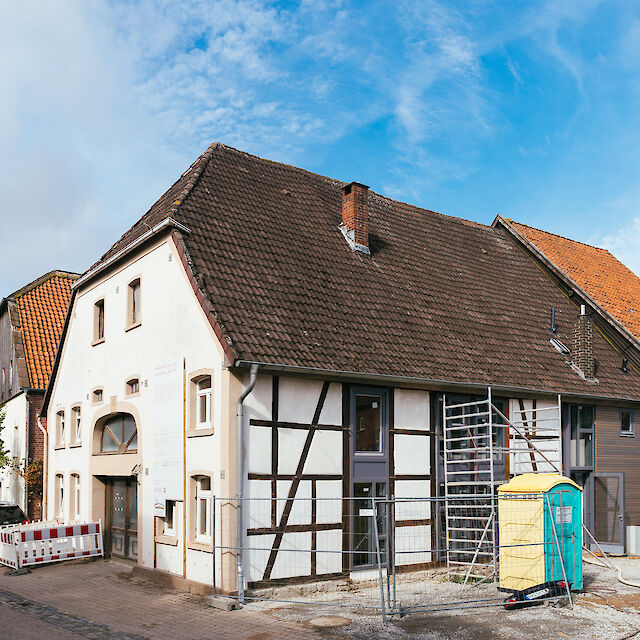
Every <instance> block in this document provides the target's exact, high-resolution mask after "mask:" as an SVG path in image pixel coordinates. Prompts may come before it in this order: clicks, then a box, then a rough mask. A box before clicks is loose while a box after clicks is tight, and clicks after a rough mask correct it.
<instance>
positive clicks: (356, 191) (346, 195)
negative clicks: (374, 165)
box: [340, 182, 369, 253]
mask: <svg viewBox="0 0 640 640" xmlns="http://www.w3.org/2000/svg"><path fill="white" fill-rule="evenodd" d="M368 196H369V187H367V186H366V185H364V184H360V183H359V182H351V183H350V184H347V185H345V186H344V187H342V225H341V227H340V228H341V229H342V233H343V234H344V235H345V238H346V239H347V242H349V245H350V246H351V248H352V249H354V250H356V251H362V252H363V253H369V205H368Z"/></svg>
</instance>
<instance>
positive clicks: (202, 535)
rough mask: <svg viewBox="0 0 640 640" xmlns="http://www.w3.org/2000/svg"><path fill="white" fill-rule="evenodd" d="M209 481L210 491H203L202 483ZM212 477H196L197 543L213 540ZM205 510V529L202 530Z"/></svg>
mask: <svg viewBox="0 0 640 640" xmlns="http://www.w3.org/2000/svg"><path fill="white" fill-rule="evenodd" d="M203 480H208V481H209V489H202V481H203ZM211 497H212V492H211V476H196V509H195V512H196V513H195V516H196V522H195V525H196V526H195V540H196V542H204V543H210V542H211V540H212V538H211ZM203 508H204V509H205V514H204V516H205V518H204V523H205V529H204V531H202V530H201V529H200V524H201V523H202V509H203Z"/></svg>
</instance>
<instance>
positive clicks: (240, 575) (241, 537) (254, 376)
mask: <svg viewBox="0 0 640 640" xmlns="http://www.w3.org/2000/svg"><path fill="white" fill-rule="evenodd" d="M257 377H258V365H257V364H252V365H251V373H250V375H249V384H248V385H247V387H246V388H245V390H244V391H243V392H242V393H241V394H240V397H239V398H238V443H237V444H238V512H237V513H238V525H237V527H238V532H237V543H238V544H237V553H236V561H237V568H238V602H240V604H244V567H243V564H242V552H243V546H244V542H243V541H244V531H243V517H242V500H243V498H244V455H243V454H244V451H243V449H244V405H243V402H244V400H245V398H246V397H247V396H248V395H249V394H250V393H251V392H252V391H253V388H254V387H255V386H256V380H257ZM214 552H215V550H214Z"/></svg>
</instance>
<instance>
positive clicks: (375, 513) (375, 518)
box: [371, 491, 389, 622]
mask: <svg viewBox="0 0 640 640" xmlns="http://www.w3.org/2000/svg"><path fill="white" fill-rule="evenodd" d="M373 493H374V494H375V491H374V492H373ZM371 503H372V505H373V532H374V535H375V539H376V559H377V561H378V581H379V585H380V607H381V608H382V622H386V621H387V612H386V611H385V603H384V582H383V578H382V559H381V555H380V536H379V534H378V505H377V504H376V497H375V495H372V496H371ZM387 546H388V545H387ZM387 555H389V553H388V550H387Z"/></svg>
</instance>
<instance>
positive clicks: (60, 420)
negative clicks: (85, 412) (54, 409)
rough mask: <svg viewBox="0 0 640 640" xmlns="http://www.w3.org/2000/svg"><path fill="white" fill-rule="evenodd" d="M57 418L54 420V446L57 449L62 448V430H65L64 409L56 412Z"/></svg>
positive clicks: (63, 434)
mask: <svg viewBox="0 0 640 640" xmlns="http://www.w3.org/2000/svg"><path fill="white" fill-rule="evenodd" d="M56 416H57V418H56V431H57V434H56V435H57V438H56V440H57V442H56V444H57V445H58V446H59V447H63V446H64V436H65V433H64V429H65V424H64V409H63V410H61V411H58V413H57V414H56Z"/></svg>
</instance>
